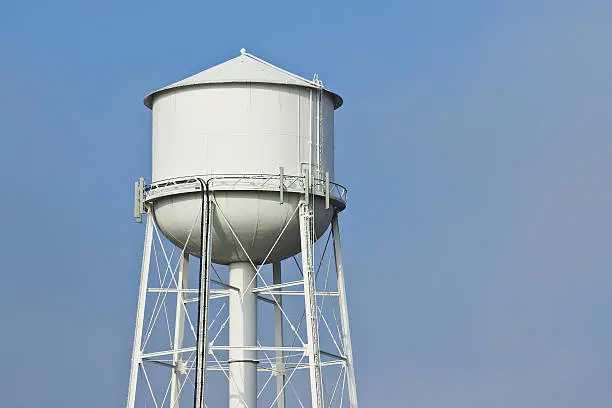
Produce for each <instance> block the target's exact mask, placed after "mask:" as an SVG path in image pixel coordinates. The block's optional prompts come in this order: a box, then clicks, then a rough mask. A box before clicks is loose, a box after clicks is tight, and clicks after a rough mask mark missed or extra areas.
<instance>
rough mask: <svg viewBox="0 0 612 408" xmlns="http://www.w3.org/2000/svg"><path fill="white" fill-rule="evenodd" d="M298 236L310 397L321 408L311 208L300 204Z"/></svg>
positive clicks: (316, 406)
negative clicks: (300, 253)
mask: <svg viewBox="0 0 612 408" xmlns="http://www.w3.org/2000/svg"><path fill="white" fill-rule="evenodd" d="M300 235H301V243H302V272H303V274H304V303H305V304H304V306H305V310H306V331H307V333H308V344H307V352H308V365H309V368H310V395H311V398H312V408H323V382H322V379H321V352H320V349H319V324H318V318H317V303H316V296H315V275H314V257H313V251H312V246H313V244H314V232H313V228H312V206H311V205H310V204H309V203H308V202H306V201H304V202H302V203H300Z"/></svg>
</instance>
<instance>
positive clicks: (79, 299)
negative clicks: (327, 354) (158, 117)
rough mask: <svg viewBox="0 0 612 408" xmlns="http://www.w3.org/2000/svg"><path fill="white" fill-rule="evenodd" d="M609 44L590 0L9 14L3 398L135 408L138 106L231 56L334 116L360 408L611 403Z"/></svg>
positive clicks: (94, 6) (0, 201)
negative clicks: (312, 83)
mask: <svg viewBox="0 0 612 408" xmlns="http://www.w3.org/2000/svg"><path fill="white" fill-rule="evenodd" d="M610 38H612V3H610V2H609V1H603V0H602V1H591V0H585V1H581V2H577V1H539V0H531V1H520V0H519V1H512V2H510V1H480V2H479V1H469V0H468V1H418V2H417V1H413V2H397V3H396V4H393V3H387V2H383V1H378V2H367V3H366V2H344V3H343V4H341V3H340V2H303V3H301V4H299V3H292V2H286V1H285V2H249V3H247V2H245V3H236V2H183V1H175V2H171V1H166V2H154V1H147V2H126V1H102V2H83V1H71V2H66V1H54V2H50V1H48V2H45V1H17V0H4V1H3V2H2V4H1V7H0V135H1V137H2V139H1V143H2V144H1V147H0V174H2V184H1V186H0V214H2V222H1V224H0V259H1V260H2V266H1V267H0V271H1V272H0V278H1V280H0V323H1V324H2V328H1V329H0V333H1V335H0V347H1V348H2V350H3V357H2V362H3V369H2V370H0V395H1V402H0V405H2V406H3V407H7V408H8V407H11V408H12V407H15V408H30V407H43V406H44V407H65V408H72V407H74V408H77V407H83V406H87V407H90V408H96V407H100V408H108V407H120V406H122V405H123V404H124V401H125V395H126V391H127V380H128V368H129V367H128V366H129V355H130V349H131V345H132V335H133V322H134V315H135V308H136V291H137V287H138V278H139V276H138V271H139V264H140V257H141V250H142V237H143V226H142V225H141V224H135V223H134V221H133V218H132V199H133V195H132V194H133V193H132V188H133V181H134V180H135V179H136V178H137V177H139V176H141V175H144V176H148V175H149V174H150V173H149V172H150V111H149V110H148V109H146V108H145V107H144V106H143V105H142V102H141V100H142V97H143V96H144V95H145V94H146V93H147V92H149V91H150V90H152V89H154V88H158V87H159V86H161V85H165V84H168V83H170V82H172V81H175V80H178V79H181V78H183V77H185V76H187V75H189V74H193V73H195V72H197V71H200V70H202V69H204V68H206V67H209V66H211V65H214V64H216V63H219V62H221V61H223V60H226V59H228V58H230V57H233V56H236V55H237V54H238V52H239V49H240V48H241V47H246V48H247V50H248V51H250V52H252V53H254V54H256V55H258V56H260V57H262V58H264V59H267V60H269V61H271V62H273V63H275V64H277V65H279V66H281V67H283V68H286V69H288V70H290V71H293V72H296V73H298V74H302V75H304V76H306V77H311V76H312V74H313V73H314V72H317V73H319V75H320V76H321V78H322V79H323V80H324V82H325V84H326V85H328V86H329V87H330V88H332V89H334V90H336V91H338V92H339V93H340V94H341V95H342V96H343V97H344V100H345V105H344V106H343V107H342V108H341V109H340V110H339V111H338V112H337V115H336V126H337V127H336V147H337V151H336V175H337V181H338V182H340V183H342V184H344V185H346V186H348V187H349V189H350V202H349V207H348V210H347V211H346V212H345V213H343V214H342V223H343V232H344V251H345V262H346V269H347V274H348V275H349V276H348V278H347V279H348V282H347V284H348V290H349V303H350V308H351V310H350V312H351V317H352V329H353V338H354V340H353V342H354V348H355V356H356V361H357V370H358V387H359V388H358V391H359V397H360V401H361V404H362V406H363V407H376V406H378V407H428V408H435V407H440V408H442V407H448V406H453V407H465V408H477V407H482V408H485V407H486V408H490V407H498V408H515V407H518V406H520V407H534V408H536V407H537V408H548V407H550V408H553V407H554V408H570V407H572V408H573V407H579V406H580V407H602V408H603V407H610V406H612V387H611V386H610V384H611V383H612V353H611V352H610V345H611V344H612V329H611V327H612V326H611V324H610V319H611V316H612V275H611V273H610V272H611V267H612V251H611V250H610V245H611V243H612V215H611V213H612V184H611V182H610V180H611V179H612V160H611V159H610V156H611V154H612V138H611V132H612V112H611V106H612V76H611V74H610V73H611V72H612V57H611V54H610ZM365 300H369V301H370V302H366V301H365ZM92 355H93V356H94V357H93V358H92Z"/></svg>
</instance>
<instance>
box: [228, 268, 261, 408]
mask: <svg viewBox="0 0 612 408" xmlns="http://www.w3.org/2000/svg"><path fill="white" fill-rule="evenodd" d="M229 267H230V269H229V283H230V285H231V286H233V287H234V288H235V289H234V290H232V291H231V293H230V297H229V313H230V324H229V346H230V351H229V372H230V381H229V408H255V407H257V363H258V361H257V351H255V350H244V349H238V348H240V347H256V346H257V294H256V293H254V292H253V288H255V287H256V285H257V280H256V278H255V269H254V268H253V265H251V263H250V262H235V263H231V264H230V266H229ZM234 347H236V348H234Z"/></svg>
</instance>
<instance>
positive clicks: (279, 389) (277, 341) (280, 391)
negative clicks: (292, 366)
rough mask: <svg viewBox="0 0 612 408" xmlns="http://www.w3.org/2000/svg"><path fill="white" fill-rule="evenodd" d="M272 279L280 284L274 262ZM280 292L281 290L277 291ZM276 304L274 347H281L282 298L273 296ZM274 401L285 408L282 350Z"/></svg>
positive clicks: (279, 270)
mask: <svg viewBox="0 0 612 408" xmlns="http://www.w3.org/2000/svg"><path fill="white" fill-rule="evenodd" d="M272 279H273V282H272V283H273V284H274V285H279V284H281V283H282V275H281V263H280V261H279V262H274V263H273V264H272ZM278 290H279V291H282V288H280V289H278ZM274 298H275V299H276V302H277V304H275V305H274V346H275V347H283V313H282V311H281V307H283V296H282V295H274ZM275 364H276V395H277V397H278V399H277V400H276V407H277V408H285V360H284V357H283V352H282V350H279V351H277V352H276V362H275Z"/></svg>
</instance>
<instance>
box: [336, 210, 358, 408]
mask: <svg viewBox="0 0 612 408" xmlns="http://www.w3.org/2000/svg"><path fill="white" fill-rule="evenodd" d="M332 235H333V237H334V258H335V259H336V276H337V285H338V292H339V295H340V321H341V324H342V344H343V345H344V357H345V359H346V375H347V379H348V394H349V402H350V407H351V408H357V385H356V382H355V365H354V363H353V346H352V344H351V330H350V328H349V316H348V303H347V300H346V286H345V284H344V267H343V264H342V248H341V247H340V227H339V225H338V214H334V217H333V218H332Z"/></svg>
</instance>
